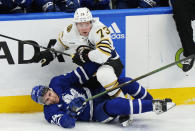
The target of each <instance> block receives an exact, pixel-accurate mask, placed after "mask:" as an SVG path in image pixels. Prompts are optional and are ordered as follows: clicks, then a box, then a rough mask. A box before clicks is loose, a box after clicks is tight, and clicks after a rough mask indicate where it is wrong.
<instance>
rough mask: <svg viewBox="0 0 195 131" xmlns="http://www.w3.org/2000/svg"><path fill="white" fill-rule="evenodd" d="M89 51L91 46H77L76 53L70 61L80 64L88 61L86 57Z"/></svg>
mask: <svg viewBox="0 0 195 131" xmlns="http://www.w3.org/2000/svg"><path fill="white" fill-rule="evenodd" d="M89 51H91V48H90V47H89V46H85V45H81V46H79V47H78V48H77V50H76V53H75V54H74V56H73V57H72V62H73V63H75V64H77V65H80V66H82V65H83V64H84V63H86V62H88V61H90V60H89V57H88V53H89Z"/></svg>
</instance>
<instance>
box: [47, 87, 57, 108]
mask: <svg viewBox="0 0 195 131" xmlns="http://www.w3.org/2000/svg"><path fill="white" fill-rule="evenodd" d="M43 102H44V104H45V105H51V104H57V103H59V97H58V95H57V94H56V93H55V92H54V91H52V90H48V91H47V93H46V94H45V95H44V96H43Z"/></svg>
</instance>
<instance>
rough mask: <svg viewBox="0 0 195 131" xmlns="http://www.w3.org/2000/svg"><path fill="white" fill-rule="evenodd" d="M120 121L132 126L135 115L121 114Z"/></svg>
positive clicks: (123, 124) (122, 123)
mask: <svg viewBox="0 0 195 131" xmlns="http://www.w3.org/2000/svg"><path fill="white" fill-rule="evenodd" d="M119 122H120V124H121V125H122V126H123V127H126V126H130V125H131V124H132V122H133V115H121V116H119Z"/></svg>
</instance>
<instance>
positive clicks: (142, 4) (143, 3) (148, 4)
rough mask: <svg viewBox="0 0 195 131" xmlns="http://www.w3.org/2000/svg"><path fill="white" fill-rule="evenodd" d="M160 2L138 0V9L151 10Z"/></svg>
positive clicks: (156, 0) (155, 0)
mask: <svg viewBox="0 0 195 131" xmlns="http://www.w3.org/2000/svg"><path fill="white" fill-rule="evenodd" d="M159 1H160V0H139V7H140V8H152V7H156V6H158V3H159Z"/></svg>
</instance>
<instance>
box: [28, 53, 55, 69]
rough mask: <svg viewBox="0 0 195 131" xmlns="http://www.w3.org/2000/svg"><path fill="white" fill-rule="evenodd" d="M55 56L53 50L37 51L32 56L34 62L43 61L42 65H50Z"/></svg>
mask: <svg viewBox="0 0 195 131" xmlns="http://www.w3.org/2000/svg"><path fill="white" fill-rule="evenodd" d="M53 59H54V56H53V54H52V52H51V51H49V50H45V51H41V52H39V53H36V54H35V56H34V57H33V58H32V60H33V62H34V63H38V62H40V61H41V67H43V66H46V65H48V64H49V63H50V62H51V61H53Z"/></svg>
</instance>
